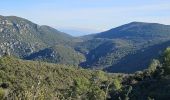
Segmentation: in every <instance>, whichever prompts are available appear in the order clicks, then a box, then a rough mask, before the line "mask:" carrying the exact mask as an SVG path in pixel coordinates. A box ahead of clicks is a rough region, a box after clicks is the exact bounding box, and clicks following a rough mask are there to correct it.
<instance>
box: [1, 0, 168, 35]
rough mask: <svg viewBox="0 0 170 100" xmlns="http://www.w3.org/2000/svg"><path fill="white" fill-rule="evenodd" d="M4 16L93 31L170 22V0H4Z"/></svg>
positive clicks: (2, 11)
mask: <svg viewBox="0 0 170 100" xmlns="http://www.w3.org/2000/svg"><path fill="white" fill-rule="evenodd" d="M0 15H5V16H9V15H15V16H19V17H24V18H26V19H29V20H31V21H33V22H35V23H38V24H40V25H49V26H52V27H55V28H58V29H63V30H64V29H66V30H69V29H70V30H79V31H80V30H86V31H88V32H89V33H90V32H91V33H93V32H98V31H103V30H107V29H110V28H113V27H116V26H119V25H122V24H125V23H129V22H132V21H142V22H155V23H162V24H169V25H170V0H1V3H0Z"/></svg>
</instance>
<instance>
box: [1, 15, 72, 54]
mask: <svg viewBox="0 0 170 100" xmlns="http://www.w3.org/2000/svg"><path fill="white" fill-rule="evenodd" d="M72 39H73V37H71V36H69V35H67V34H65V33H62V32H59V31H57V30H55V29H53V28H51V27H49V26H39V25H37V24H35V23H32V22H30V21H28V20H26V19H23V18H19V17H15V16H0V47H1V49H0V55H3V53H4V52H6V50H7V49H8V50H9V52H10V53H11V54H13V55H15V56H19V57H23V56H27V55H29V54H31V53H33V52H35V51H38V50H39V49H42V48H44V47H49V46H52V45H55V44H68V43H71V41H72Z"/></svg>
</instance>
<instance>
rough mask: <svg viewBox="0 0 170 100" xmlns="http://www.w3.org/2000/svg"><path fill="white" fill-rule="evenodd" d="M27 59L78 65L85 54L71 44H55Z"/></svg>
mask: <svg viewBox="0 0 170 100" xmlns="http://www.w3.org/2000/svg"><path fill="white" fill-rule="evenodd" d="M24 59H27V60H39V61H46V62H51V63H59V64H68V65H75V66H76V65H78V64H79V63H80V62H82V61H84V59H85V58H84V56H83V55H82V54H81V53H79V52H77V51H75V50H74V49H72V48H71V47H69V46H63V45H55V46H53V47H49V48H45V49H43V50H40V51H38V52H35V53H32V54H31V55H29V56H27V57H25V58H24Z"/></svg>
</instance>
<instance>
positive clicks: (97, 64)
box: [77, 22, 170, 72]
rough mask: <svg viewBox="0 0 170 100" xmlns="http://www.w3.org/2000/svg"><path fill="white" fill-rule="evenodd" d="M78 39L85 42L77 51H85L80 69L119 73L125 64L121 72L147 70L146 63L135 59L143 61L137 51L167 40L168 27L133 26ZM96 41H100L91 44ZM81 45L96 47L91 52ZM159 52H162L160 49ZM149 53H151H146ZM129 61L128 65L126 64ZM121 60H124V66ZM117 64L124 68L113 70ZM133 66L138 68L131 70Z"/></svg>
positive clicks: (130, 24)
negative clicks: (84, 59) (84, 58)
mask: <svg viewBox="0 0 170 100" xmlns="http://www.w3.org/2000/svg"><path fill="white" fill-rule="evenodd" d="M81 38H83V40H84V42H82V43H80V44H79V45H81V46H79V45H78V46H77V47H79V50H86V51H88V52H87V53H86V54H85V56H86V61H85V62H83V63H81V64H80V65H81V66H83V67H85V68H92V69H93V68H95V69H103V68H104V69H105V68H106V69H107V67H109V66H110V67H109V68H108V71H110V70H111V71H113V72H116V71H117V72H119V71H121V68H122V67H123V66H124V63H126V64H125V65H126V66H124V69H123V71H125V72H131V71H136V70H137V69H140V70H141V69H143V68H146V67H147V65H146V64H148V62H149V61H150V60H149V59H146V61H145V62H140V60H138V59H143V57H142V56H140V55H139V54H138V52H139V51H142V50H143V49H145V48H149V47H150V46H154V45H157V44H160V43H164V42H166V41H169V40H170V26H169V25H162V24H157V23H144V22H132V23H129V24H125V25H122V26H120V27H116V28H113V29H111V30H108V31H105V32H102V33H98V34H92V35H88V36H84V37H81ZM95 40H102V41H98V42H93V41H95ZM84 43H88V44H89V45H91V44H93V45H95V44H96V46H93V48H92V49H87V48H86V47H88V46H87V44H84ZM157 48H159V47H157ZM159 49H160V50H162V48H161V47H160V48H159ZM150 51H151V50H150ZM146 52H147V51H146ZM148 53H150V52H149V51H148ZM141 54H142V53H141ZM134 55H136V56H134ZM133 56H134V57H133ZM130 58H131V61H130V60H127V59H130ZM136 58H138V59H136ZM148 58H153V54H149V55H148ZM122 59H126V61H127V62H125V60H122ZM136 62H137V63H136ZM118 64H122V65H123V66H122V67H120V66H119V67H115V66H116V65H117V66H118ZM136 65H140V66H136ZM133 66H136V67H139V68H134V69H133ZM114 69H115V71H114ZM119 69H120V70H119ZM123 71H121V72H123Z"/></svg>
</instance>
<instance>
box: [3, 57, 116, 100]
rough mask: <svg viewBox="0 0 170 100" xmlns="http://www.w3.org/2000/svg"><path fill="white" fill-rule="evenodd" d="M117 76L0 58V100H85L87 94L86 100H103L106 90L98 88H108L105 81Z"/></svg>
mask: <svg viewBox="0 0 170 100" xmlns="http://www.w3.org/2000/svg"><path fill="white" fill-rule="evenodd" d="M117 76H118V75H114V76H111V75H109V74H106V73H104V72H102V71H90V70H85V69H80V68H76V67H72V66H65V65H59V64H50V63H41V62H34V61H24V60H20V59H17V58H14V57H10V56H4V57H2V58H0V98H1V99H2V98H3V97H4V98H5V97H6V98H8V100H9V99H10V100H11V99H12V98H15V100H18V99H24V100H31V99H36V100H49V99H54V100H58V99H62V100H68V99H69V98H72V99H76V98H77V99H78V98H79V99H81V98H82V99H83V98H87V97H88V93H90V94H91V96H89V97H88V98H94V99H93V100H103V99H104V98H105V88H103V89H102V88H100V86H101V85H102V84H103V85H107V84H108V83H107V80H108V79H110V80H112V79H114V77H115V78H116V77H117ZM113 81H114V80H113ZM96 82H97V83H96ZM103 82H104V83H103ZM117 88H119V87H117ZM5 91H6V92H5ZM3 94H4V95H3Z"/></svg>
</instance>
